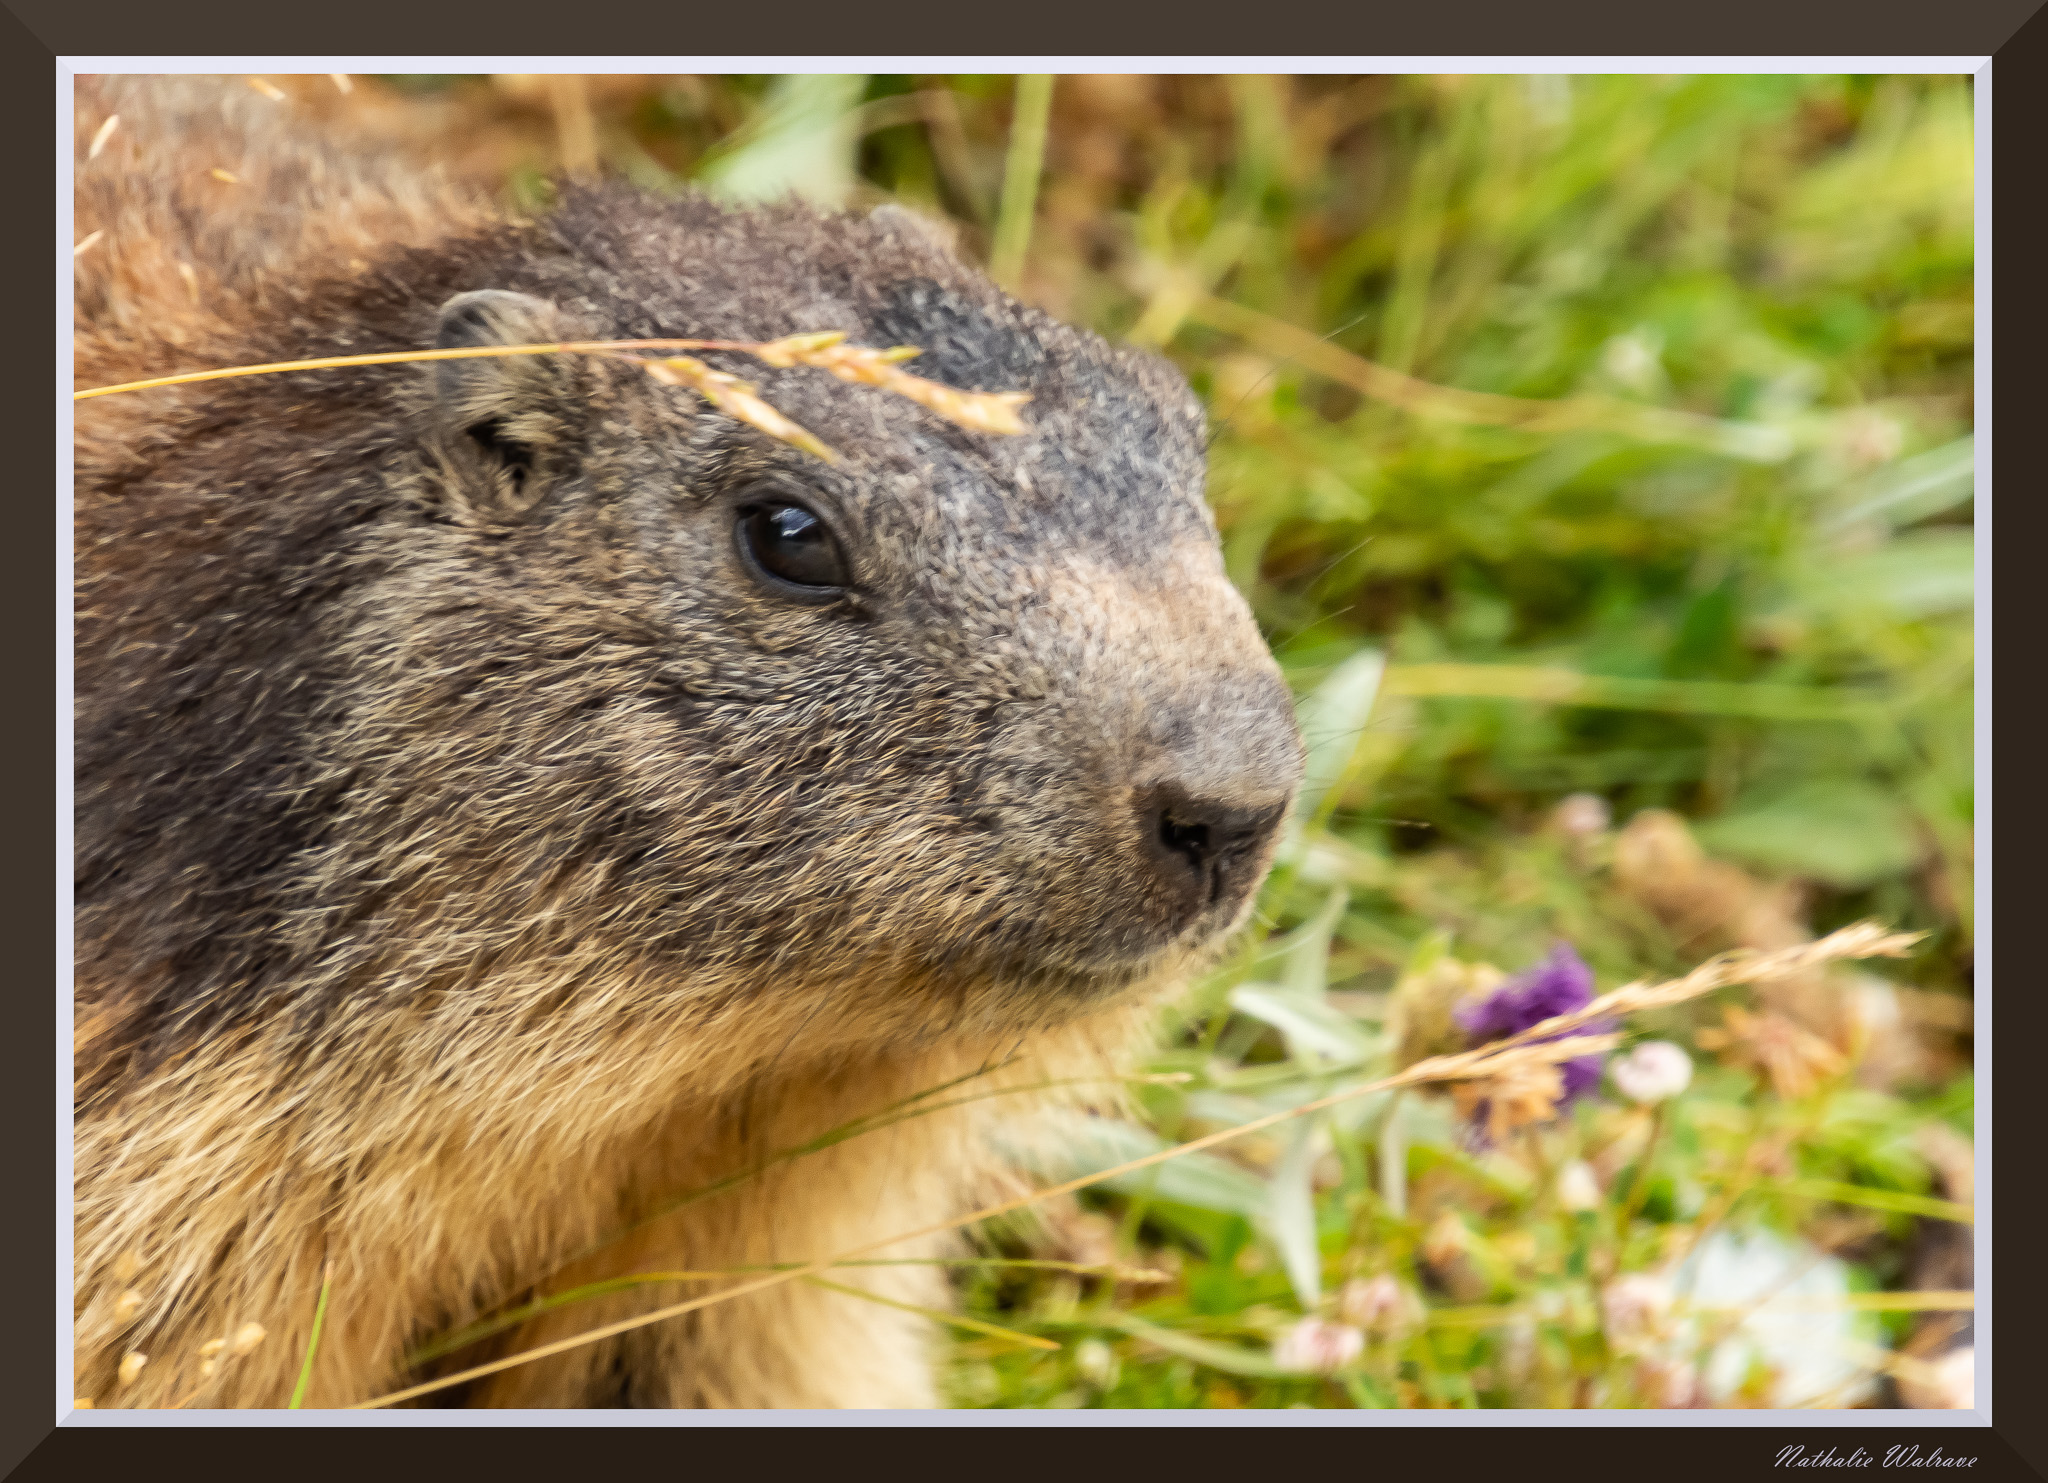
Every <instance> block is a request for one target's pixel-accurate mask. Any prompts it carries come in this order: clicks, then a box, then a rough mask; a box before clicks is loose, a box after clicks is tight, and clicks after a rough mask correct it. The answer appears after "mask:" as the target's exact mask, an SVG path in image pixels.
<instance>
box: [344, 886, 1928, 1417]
mask: <svg viewBox="0 0 2048 1483" xmlns="http://www.w3.org/2000/svg"><path fill="white" fill-rule="evenodd" d="M1925 935H1926V934H1924V933H1917V932H1907V933H1898V932H1889V931H1887V930H1886V929H1885V928H1883V927H1882V926H1880V925H1878V924H1877V923H1875V922H1859V923H1857V924H1856V925H1854V926H1850V927H1844V928H1842V929H1841V930H1840V931H1837V932H1832V933H1830V934H1828V935H1827V936H1826V937H1823V938H1821V939H1819V940H1818V941H1815V942H1809V943H1802V944H1800V945H1799V946H1797V947H1792V948H1786V949H1782V950H1780V951H1778V952H1772V953H1755V952H1734V953H1724V954H1722V955H1721V956H1720V957H1718V958H1714V959H1710V960H1709V961H1708V962H1706V963H1703V964H1701V965H1700V966H1699V967H1698V968H1695V969H1694V970H1693V971H1692V972H1691V973H1688V974H1686V975H1685V976H1684V977H1683V978H1678V979H1672V980H1670V981H1668V982H1666V983H1661V984H1626V985H1624V986H1623V987H1621V988H1619V989H1616V990H1614V991H1613V992H1612V993H1609V994H1603V995H1601V996H1600V997H1599V998H1597V999H1595V1000H1594V1001H1593V1002H1592V1003H1590V1004H1588V1005H1587V1006H1586V1007H1585V1008H1583V1009H1579V1010H1574V1011H1573V1012H1572V1013H1570V1014H1562V1015H1554V1016H1552V1017H1551V1018H1550V1019H1547V1020H1545V1021H1543V1022H1542V1023H1540V1024H1537V1025H1532V1026H1531V1027H1530V1028H1528V1029H1527V1030H1523V1031H1521V1032H1520V1033H1518V1034H1515V1035H1512V1036H1508V1037H1506V1038H1505V1039H1502V1040H1497V1041H1493V1042H1491V1043H1490V1044H1487V1045H1482V1046H1479V1047H1477V1048H1475V1049H1473V1050H1468V1051H1461V1052H1459V1053H1458V1054H1456V1055H1445V1056H1432V1057H1430V1058H1429V1059H1427V1060H1423V1061H1417V1062H1416V1063H1415V1064H1414V1065H1412V1066H1410V1067H1408V1068H1407V1069H1406V1070H1404V1071H1401V1072H1397V1073H1396V1074H1395V1075H1392V1076H1386V1077H1381V1078H1380V1079H1378V1080H1377V1081H1370V1082H1366V1083H1364V1084H1363V1085H1360V1086H1354V1087H1347V1088H1345V1089H1344V1090H1343V1091H1340V1092H1333V1093H1331V1094H1330V1095H1329V1096H1326V1097H1319V1098H1316V1099H1315V1100H1313V1101H1309V1102H1304V1103H1302V1104H1301V1105H1299V1106H1296V1107H1290V1108H1286V1109H1284V1110H1282V1111H1280V1112H1273V1113H1268V1114H1267V1115H1266V1116H1264V1117H1259V1118H1254V1119H1252V1120H1251V1121H1250V1122H1247V1123H1240V1124H1239V1125H1237V1126H1236V1127H1231V1128H1223V1129H1220V1130H1218V1131H1217V1132H1214V1133H1210V1134H1208V1135H1206V1136H1205V1137H1201V1138H1196V1139H1194V1140H1192V1141H1190V1142H1187V1143H1180V1144H1176V1145H1174V1146H1173V1147H1172V1148H1165V1149H1161V1150H1159V1151H1158V1152H1156V1153H1151V1154H1147V1155H1145V1156H1144V1157H1142V1158H1136V1159H1131V1160H1129V1161H1127V1162H1125V1163H1122V1164H1118V1165H1117V1166H1115V1167H1114V1168H1110V1169H1102V1170H1099V1171H1097V1172H1096V1173H1093V1174H1086V1175H1083V1176H1081V1177H1080V1178H1078V1179H1070V1180H1067V1181H1066V1182H1064V1183H1062V1184H1055V1185H1049V1186H1047V1187H1045V1188H1043V1189H1037V1190H1032V1191H1030V1192H1029V1193H1027V1194H1023V1195H1020V1196H1018V1197H1016V1198H1015V1199H1011V1200H1005V1201H1003V1202H1001V1203H1000V1204H996V1205H990V1206H986V1207H984V1208H983V1209H980V1210H975V1211H971V1212H969V1213H968V1214H966V1215H962V1216H957V1217H955V1218H953V1219H950V1220H943V1221H938V1222H935V1223H933V1224H932V1225H929V1226H926V1227H924V1228H922V1229H920V1230H915V1231H906V1232H902V1233H900V1234H896V1235H891V1236H886V1237H884V1238H883V1239H881V1240H879V1241H871V1242H868V1243H867V1244H865V1245H863V1246H859V1247H855V1248H853V1249H851V1250H847V1251H842V1252H837V1253H834V1254H833V1255H831V1256H826V1257H820V1258H819V1259H818V1260H816V1261H812V1262H807V1263H805V1264H804V1265H803V1266H800V1267H791V1268H788V1269H786V1270H784V1271H781V1272H773V1273H769V1274H766V1275H764V1276H761V1277H757V1278H753V1279H750V1280H748V1281H745V1282H740V1283H736V1284H734V1285H733V1286H731V1287H728V1288H725V1289H723V1290H722V1291H719V1292H715V1293H707V1294H705V1295H704V1296H702V1297H697V1298H689V1299H686V1300H685V1301H683V1302H679V1303H671V1304H669V1305H667V1306H666V1307H662V1308H657V1309H655V1310H653V1311H652V1312H649V1313H641V1314H637V1315H635V1316H634V1317H631V1318H622V1319H619V1320H618V1321H616V1322H613V1323H608V1324H602V1325H600V1326H598V1327H597V1328H593V1329H586V1330H584V1331H583V1332H582V1333H580V1334H572V1335H570V1336H569V1337H568V1338H566V1339H558V1340H556V1341H554V1342H553V1343H550V1344H542V1345H538V1346H536V1347H535V1348H533V1349H529V1350H525V1351H523V1352H522V1353H519V1354H512V1355H507V1356H505V1357H504V1358H503V1359H498V1360H493V1361H491V1362H490V1363H488V1364H482V1365H475V1366H472V1367H471V1368H469V1369H466V1370H459V1371H457V1372H456V1373H454V1374H451V1375H444V1376H441V1377H440V1378H438V1379H435V1380H429V1381H425V1382H423V1383H421V1384H419V1385H412V1386H408V1387H406V1388H405V1389H403V1390H396V1391H393V1392H391V1393H390V1394H388V1395H381V1396H377V1397H375V1398H374V1399H371V1400H367V1401H358V1402H356V1403H355V1404H354V1405H353V1406H352V1407H350V1409H352V1410H358V1411H367V1410H376V1409H380V1408H382V1407H385V1406H393V1405H397V1404H398V1403H399V1402H401V1401H408V1400H412V1399H414V1398H415V1397H417V1396H422V1395H427V1394H429V1393H431V1392H433V1391H437V1390H444V1389H447V1388H448V1387H450V1386H454V1385H461V1384H464V1383H466V1382H468V1381H470V1380H475V1379H478V1378H480V1377H482V1376H484V1375H490V1374H495V1373H496V1372H498V1371H499V1370H508V1369H511V1368H513V1367H514V1366H516V1365H522V1364H528V1363H531V1362H532V1361H534V1360H538V1359H545V1358H547V1357H548V1356H549V1355H552V1354H561V1353H564V1352H565V1351H567V1350H571V1349H577V1348H580V1347H582V1346H583V1345H585V1344H595V1343H597V1342H598V1341H600V1340H603V1339H609V1338H612V1337H613V1336H615V1335H617V1334H623V1333H627V1332H630V1331H631V1330H633V1329H637V1328H644V1327H646V1326H647V1325H649V1324H653V1323H660V1322H662V1321H664V1320H666V1319H670V1318H676V1317H680V1316H681V1315H683V1314H685V1313H693V1312H695V1311H696V1310H698V1309H700V1308H708V1307H711V1306H712V1305H714V1304H717V1303H724V1302H729V1301H730V1300H732V1299H734V1298H739V1297H745V1296H746V1295H748V1294H749V1293H755V1292H760V1291H762V1290H763V1289H765V1288H770V1287H779V1286H781V1285H782V1284H783V1283H786V1282H795V1281H799V1280H802V1279H805V1278H810V1277H816V1276H819V1275H820V1274H822V1273H824V1272H827V1271H829V1270H830V1269H832V1268H833V1267H835V1266H839V1265H841V1264H843V1263H846V1262H849V1261H851V1260H853V1259H855V1258H858V1257H862V1256H866V1255H867V1254H868V1253H869V1252H873V1251H880V1250H883V1249H885V1248H887V1247H891V1246H897V1245H900V1244H902V1243H905V1242H910V1241H917V1240H921V1239H923V1238H925V1237H928V1236H936V1235H943V1234H945V1233H946V1232H949V1231H955V1230H958V1229H960V1228H961V1227H963V1226H970V1225H978V1224H980V1223H981V1222H982V1221H985V1220H992V1219H994V1218H996V1217H997V1216H1002V1215H1008V1214H1010V1213H1011V1212H1013V1211H1016V1210H1021V1209H1023V1208H1025V1207H1026V1206H1029V1205H1035V1204H1037V1203H1038V1202H1039V1201H1041V1200H1049V1199H1053V1198H1056V1197H1057V1196H1060V1195H1066V1194H1072V1193H1073V1192H1074V1191H1076V1190H1080V1189H1085V1188H1087V1187H1088V1186H1089V1185H1094V1184H1101V1183H1103V1182H1104V1181H1106V1180H1110V1179H1116V1178H1119V1177H1121V1176H1123V1175H1125V1174H1130V1173H1134V1172H1136V1171H1137V1170H1140V1169H1147V1168H1150V1167H1151V1166H1152V1165H1154V1164H1162V1163H1165V1162H1166V1161H1167V1160H1168V1159H1174V1158H1179V1157H1181V1156H1182V1155H1183V1154H1190V1153H1197V1152H1200V1151H1201V1150H1203V1149H1207V1148H1212V1147H1214V1146H1215V1145H1217V1144H1219V1143H1224V1142H1227V1141H1229V1140H1231V1139H1233V1138H1242V1137H1246V1136H1247V1135H1250V1134H1253V1133H1261V1132H1264V1131H1265V1130H1266V1129H1268V1128H1271V1127H1275V1126H1277V1125H1278V1124H1280V1123H1283V1122H1287V1121H1289V1120H1291V1119H1293V1118H1297V1117H1304V1116H1307V1115H1309V1114H1311V1113H1315V1112H1321V1111H1323V1110H1325V1109H1326V1108H1330V1107H1334V1106H1336V1105H1337V1104H1338V1103H1340V1102H1347V1101H1350V1100H1352V1099H1354V1098H1357V1097H1363V1096H1367V1095H1369V1094H1371V1093H1373V1092H1381V1091H1387V1090H1389V1089H1391V1088H1394V1087H1402V1086H1413V1085H1418V1084H1421V1083H1424V1082H1447V1081H1473V1080H1481V1079H1498V1078H1501V1077H1504V1076H1510V1075H1517V1074H1526V1073H1527V1071H1528V1070H1529V1069H1530V1068H1533V1067H1538V1066H1551V1067H1554V1066H1557V1065H1559V1064H1560V1063H1562V1062H1564V1061H1569V1060H1573V1059H1575V1058H1577V1057H1579V1056H1585V1055H1595V1054H1599V1053H1601V1052H1604V1051H1607V1050H1611V1049H1613V1047H1614V1046H1615V1045H1616V1044H1618V1043H1619V1040H1620V1037H1619V1036H1618V1035H1612V1034H1594V1035H1573V1034H1569V1033H1568V1032H1570V1031H1573V1030H1577V1029H1580V1028H1582V1027H1584V1026H1586V1025H1589V1024H1591V1023H1592V1022H1594V1021H1596V1020H1601V1019H1606V1018H1609V1017H1614V1016H1621V1015H1627V1014H1632V1013H1636V1012H1638V1011H1640V1010H1645V1009H1654V1008H1662V1007H1664V1006H1666V1005H1671V1004H1679V1003H1683V1002H1684V1001H1685V1000H1688V999H1696V998H1698V997H1700V996H1701V995H1704V994H1709V993H1712V992H1713V991H1714V990H1716V989H1720V988H1726V987H1728V986H1730V985H1732V984H1740V983H1762V982H1766V981H1769V980H1771V979H1776V978H1783V977H1786V976H1788V975H1791V974H1796V973H1803V972H1805V971H1807V970H1808V969H1810V968H1813V967H1816V966H1818V965H1819V964H1822V963H1829V962H1836V961H1840V960H1843V959H1849V958H1874V957H1902V956H1904V955H1905V953H1906V951H1907V949H1909V948H1910V947H1911V946H1912V945H1913V944H1914V943H1916V942H1918V941H1919V940H1920V939H1921V938H1922V937H1923V936H1925ZM1551 1036H1563V1037H1564V1038H1562V1039H1549V1038H1547V1037H1551Z"/></svg>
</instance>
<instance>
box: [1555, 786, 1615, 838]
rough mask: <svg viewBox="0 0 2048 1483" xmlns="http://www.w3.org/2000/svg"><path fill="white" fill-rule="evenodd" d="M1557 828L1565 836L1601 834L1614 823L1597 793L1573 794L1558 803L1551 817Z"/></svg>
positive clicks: (1603, 801) (1604, 800)
mask: <svg viewBox="0 0 2048 1483" xmlns="http://www.w3.org/2000/svg"><path fill="white" fill-rule="evenodd" d="M1551 818H1552V819H1554V820H1555V821H1556V822H1557V827H1558V828H1560V829H1562V830H1563V831H1564V832H1565V833H1566V834H1577V835H1586V834H1602V833H1605V832H1606V829H1607V826H1608V825H1609V824H1611V823H1613V822H1614V816H1613V814H1612V813H1611V812H1610V811H1609V810H1608V807H1607V800H1606V799H1604V798H1602V797H1601V796H1600V795H1599V794H1597V793H1574V794H1572V795H1571V796H1570V797H1569V798H1563V799H1560V800H1559V801H1558V805H1557V811H1556V812H1555V813H1553V814H1552V815H1551Z"/></svg>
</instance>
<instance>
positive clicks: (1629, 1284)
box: [1600, 1272, 1672, 1349]
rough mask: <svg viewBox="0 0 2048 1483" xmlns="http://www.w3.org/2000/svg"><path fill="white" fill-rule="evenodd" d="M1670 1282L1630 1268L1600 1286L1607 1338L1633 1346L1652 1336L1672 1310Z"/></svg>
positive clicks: (1624, 1346) (1621, 1346)
mask: <svg viewBox="0 0 2048 1483" xmlns="http://www.w3.org/2000/svg"><path fill="white" fill-rule="evenodd" d="M1671 1302H1672V1293H1671V1284H1670V1283H1669V1282H1667V1281H1666V1280H1665V1279H1664V1278H1662V1277H1658V1276H1655V1275H1653V1274H1652V1273H1649V1272H1629V1273H1626V1274H1624V1275H1623V1276H1620V1277H1617V1278H1615V1279H1614V1280H1613V1281H1612V1282H1610V1283H1608V1284H1607V1286H1606V1287H1604V1288H1602V1289H1601V1290H1600V1317H1601V1321H1602V1323H1603V1324H1604V1326H1605V1327H1606V1330H1607V1342H1608V1343H1610V1344H1612V1345H1613V1346H1614V1347H1615V1348H1617V1349H1627V1348H1631V1347H1633V1346H1635V1345H1637V1344H1640V1343H1641V1342H1642V1341H1643V1340H1645V1339H1649V1338H1653V1337H1654V1336H1655V1335H1656V1333H1657V1330H1658V1329H1659V1328H1661V1327H1662V1326H1663V1322H1664V1318H1665V1315H1667V1314H1668V1313H1670V1311H1671Z"/></svg>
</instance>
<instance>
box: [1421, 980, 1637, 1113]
mask: <svg viewBox="0 0 2048 1483" xmlns="http://www.w3.org/2000/svg"><path fill="white" fill-rule="evenodd" d="M1592 1002H1593V970H1592V969H1590V968H1588V967H1587V966H1586V964H1585V960H1584V959H1582V958H1581V957H1580V956H1579V955H1578V954H1577V953H1576V952H1574V951H1573V950H1572V945H1571V944H1570V943H1568V942H1560V943H1558V944H1557V946H1556V947H1554V948H1552V949H1551V950H1550V956H1549V957H1548V958H1545V959H1544V960H1543V961H1542V962H1541V963H1538V964H1537V965H1536V966H1535V967H1534V968H1531V969H1528V970H1527V971H1526V972H1522V973H1518V974H1516V975H1515V976H1514V977H1513V978H1511V979H1509V980H1508V981H1507V982H1506V983H1504V984H1502V985H1501V986H1500V987H1499V988H1497V989H1495V990H1494V991H1493V992H1492V993H1491V994H1488V995H1487V996H1486V997H1485V998H1484V999H1482V1000H1480V1001H1479V1002H1478V1003H1477V1004H1474V1005H1472V1006H1470V1007H1469V1008H1465V1009H1461V1010H1459V1011H1457V1019H1458V1023H1459V1025H1460V1026H1462V1027H1463V1028H1464V1031H1465V1033H1466V1034H1467V1035H1469V1036H1470V1037H1471V1038H1472V1040H1473V1041H1474V1042H1475V1043H1484V1042H1486V1041H1489V1040H1499V1039H1500V1038H1502V1037H1503V1036H1506V1035H1514V1034H1517V1033H1519V1032H1520V1031H1523V1030H1526V1029H1528V1028H1529V1027H1530V1026H1531V1025H1540V1024H1541V1023H1543V1021H1545V1020H1547V1019H1549V1018H1550V1017H1551V1016H1553V1015H1559V1014H1569V1013H1571V1011H1573V1010H1575V1009H1584V1008H1585V1007H1586V1006H1587V1005H1588V1004H1590V1003H1592ZM1613 1028H1614V1024H1613V1022H1612V1021H1610V1020H1596V1021H1594V1022H1593V1023H1591V1024H1587V1025H1582V1026H1580V1027H1579V1028H1578V1029H1576V1030H1573V1031H1570V1032H1568V1033H1570V1034H1574V1035H1597V1034H1601V1033H1603V1032H1605V1031H1608V1030H1612V1029H1613ZM1544 1038H1545V1039H1546V1040H1557V1039H1562V1038H1563V1037H1562V1036H1555V1035H1552V1036H1545V1037H1544ZM1603 1060H1604V1057H1601V1056H1579V1057H1577V1058H1576V1059H1574V1060H1570V1061H1566V1062H1564V1063H1563V1064H1562V1065H1560V1066H1559V1067H1558V1068H1557V1069H1558V1072H1559V1074H1560V1075H1561V1076H1562V1078H1563V1081H1564V1094H1563V1096H1561V1097H1560V1098H1559V1099H1558V1106H1559V1107H1569V1106H1570V1105H1571V1104H1572V1103H1573V1102H1575V1101H1577V1100H1578V1099H1579V1098H1580V1097H1583V1096H1585V1095H1586V1093H1588V1092H1590V1091H1592V1090H1593V1088H1595V1087H1596V1086H1598V1085H1599V1084H1600V1068H1601V1065H1602V1062H1603ZM1478 1111H1479V1122H1480V1123H1481V1124H1483V1123H1484V1120H1485V1113H1486V1107H1485V1105H1484V1104H1483V1103H1482V1104H1481V1105H1480V1107H1479V1109H1478Z"/></svg>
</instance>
